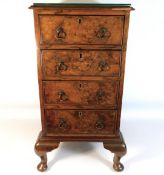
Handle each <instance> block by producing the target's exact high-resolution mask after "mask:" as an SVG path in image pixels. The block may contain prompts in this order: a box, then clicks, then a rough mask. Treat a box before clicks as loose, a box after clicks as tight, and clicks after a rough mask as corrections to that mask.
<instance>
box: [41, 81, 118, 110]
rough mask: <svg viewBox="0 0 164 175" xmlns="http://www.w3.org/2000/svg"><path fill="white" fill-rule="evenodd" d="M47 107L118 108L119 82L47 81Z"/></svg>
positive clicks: (45, 100)
mask: <svg viewBox="0 0 164 175" xmlns="http://www.w3.org/2000/svg"><path fill="white" fill-rule="evenodd" d="M43 84H44V102H45V105H48V104H49V105H54V106H56V107H57V108H68V109H74V108H90V109H91V108H94V109H95V108H99V109H103V108H108V107H116V106H117V96H118V95H117V92H118V81H112V80H110V81H109V80H108V81H45V82H44V83H43Z"/></svg>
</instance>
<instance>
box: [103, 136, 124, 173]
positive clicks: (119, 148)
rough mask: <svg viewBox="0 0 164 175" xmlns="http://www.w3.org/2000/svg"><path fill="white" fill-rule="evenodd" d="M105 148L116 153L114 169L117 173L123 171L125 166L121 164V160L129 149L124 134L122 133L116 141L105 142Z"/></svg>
mask: <svg viewBox="0 0 164 175" xmlns="http://www.w3.org/2000/svg"><path fill="white" fill-rule="evenodd" d="M104 148H105V149H108V150H110V151H111V152H112V153H114V158H113V168H114V170H116V171H122V170H123V169H124V166H123V164H122V163H121V162H120V159H121V158H122V157H123V156H124V155H125V154H126V152H127V148H126V144H125V142H124V139H123V137H122V134H121V133H120V136H119V137H118V138H115V139H113V140H112V139H111V140H109V141H105V142H104Z"/></svg>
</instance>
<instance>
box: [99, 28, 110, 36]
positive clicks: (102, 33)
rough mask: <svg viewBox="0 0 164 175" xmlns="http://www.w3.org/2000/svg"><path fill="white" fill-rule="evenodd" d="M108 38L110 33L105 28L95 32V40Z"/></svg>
mask: <svg viewBox="0 0 164 175" xmlns="http://www.w3.org/2000/svg"><path fill="white" fill-rule="evenodd" d="M110 36H111V33H110V32H109V31H108V29H107V28H106V27H101V28H100V29H99V31H98V32H97V38H105V37H110Z"/></svg>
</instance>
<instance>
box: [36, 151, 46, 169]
mask: <svg viewBox="0 0 164 175" xmlns="http://www.w3.org/2000/svg"><path fill="white" fill-rule="evenodd" d="M35 153H36V154H37V155H38V156H39V157H40V159H41V162H40V163H39V164H38V166H37V169H38V170H39V171H42V172H43V171H45V170H46V169H47V154H46V152H43V151H37V149H35Z"/></svg>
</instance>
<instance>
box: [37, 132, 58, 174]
mask: <svg viewBox="0 0 164 175" xmlns="http://www.w3.org/2000/svg"><path fill="white" fill-rule="evenodd" d="M58 146H59V142H54V141H53V142H52V141H51V140H47V139H46V140H44V139H43V138H42V134H41V133H40V134H39V137H38V139H37V141H36V144H35V153H36V154H37V155H38V156H39V157H40V159H41V162H40V163H39V164H38V166H37V169H38V170H39V171H41V172H43V171H45V170H46V169H47V168H48V166H47V152H50V151H52V150H53V149H56V148H57V147H58Z"/></svg>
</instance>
